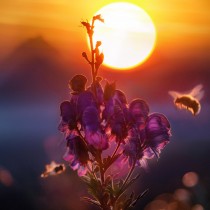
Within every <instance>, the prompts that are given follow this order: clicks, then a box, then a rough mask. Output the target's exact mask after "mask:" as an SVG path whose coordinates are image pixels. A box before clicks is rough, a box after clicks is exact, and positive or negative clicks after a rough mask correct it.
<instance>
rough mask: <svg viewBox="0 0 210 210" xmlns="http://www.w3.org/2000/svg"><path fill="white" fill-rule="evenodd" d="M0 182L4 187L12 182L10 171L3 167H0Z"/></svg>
mask: <svg viewBox="0 0 210 210" xmlns="http://www.w3.org/2000/svg"><path fill="white" fill-rule="evenodd" d="M0 183H2V184H3V185H5V186H6V187H9V186H11V185H12V184H13V177H12V175H11V173H10V172H9V171H8V170H6V169H3V168H0Z"/></svg>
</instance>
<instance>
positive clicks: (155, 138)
mask: <svg viewBox="0 0 210 210" xmlns="http://www.w3.org/2000/svg"><path fill="white" fill-rule="evenodd" d="M170 129H171V126H170V123H169V121H168V119H167V118H166V117H165V116H164V115H163V114H160V113H153V114H151V115H149V117H148V118H147V120H146V126H145V134H146V142H145V143H146V144H147V145H148V146H149V147H150V148H152V150H153V151H155V153H156V155H159V154H160V152H161V150H162V149H163V148H164V147H165V145H166V144H167V143H168V142H169V138H170V136H171V133H170Z"/></svg>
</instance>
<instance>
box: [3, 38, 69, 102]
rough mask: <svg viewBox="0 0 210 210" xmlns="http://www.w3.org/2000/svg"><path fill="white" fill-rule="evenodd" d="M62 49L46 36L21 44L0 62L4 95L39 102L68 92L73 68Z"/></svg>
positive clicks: (8, 97) (19, 100)
mask: <svg viewBox="0 0 210 210" xmlns="http://www.w3.org/2000/svg"><path fill="white" fill-rule="evenodd" d="M65 68H66V67H65V66H64V64H63V63H62V62H61V59H60V54H59V52H58V51H57V50H56V49H55V48H54V47H53V46H51V45H50V44H49V43H48V42H47V41H45V39H44V38H43V37H42V36H38V37H35V38H31V39H28V40H26V41H25V42H24V43H22V44H20V45H19V46H18V47H17V48H16V49H15V50H14V51H13V52H12V53H11V54H10V56H9V57H8V58H7V59H5V60H4V61H3V62H2V63H1V64H0V95H1V101H2V97H3V98H4V100H7V101H13V100H15V102H20V103H21V102H26V101H28V102H35V101H37V100H49V99H50V98H53V97H59V96H58V94H59V93H60V94H62V93H63V92H65V87H67V83H68V80H69V77H70V74H71V73H70V72H69V73H68V72H67V71H65Z"/></svg>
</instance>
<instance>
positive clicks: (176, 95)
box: [168, 91, 181, 99]
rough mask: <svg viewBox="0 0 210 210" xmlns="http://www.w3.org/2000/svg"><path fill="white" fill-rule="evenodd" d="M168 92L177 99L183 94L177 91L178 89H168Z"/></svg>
mask: <svg viewBox="0 0 210 210" xmlns="http://www.w3.org/2000/svg"><path fill="white" fill-rule="evenodd" d="M168 94H169V95H171V96H172V97H173V99H176V98H177V97H179V96H180V95H181V94H180V93H178V92H176V91H168Z"/></svg>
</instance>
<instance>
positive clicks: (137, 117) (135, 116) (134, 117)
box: [129, 98, 149, 126]
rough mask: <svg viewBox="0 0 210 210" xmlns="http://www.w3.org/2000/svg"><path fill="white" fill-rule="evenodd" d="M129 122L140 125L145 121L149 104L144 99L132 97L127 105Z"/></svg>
mask: <svg viewBox="0 0 210 210" xmlns="http://www.w3.org/2000/svg"><path fill="white" fill-rule="evenodd" d="M129 113H130V121H131V124H135V125H137V126H140V125H141V124H144V123H145V120H146V118H147V116H148V114H149V106H148V104H147V103H146V101H144V100H142V99H139V98H137V99H134V100H133V101H132V102H131V103H130V106H129Z"/></svg>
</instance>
